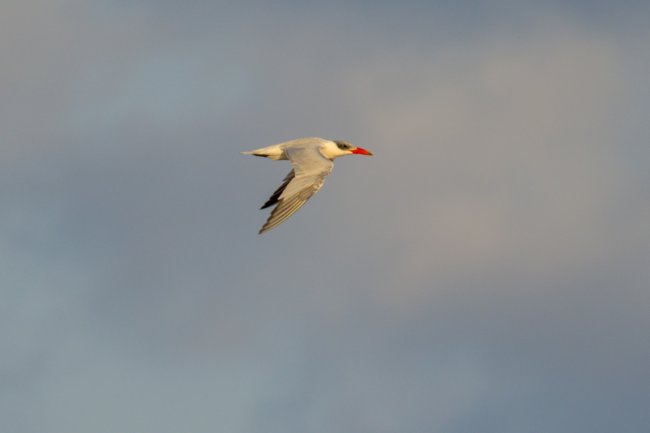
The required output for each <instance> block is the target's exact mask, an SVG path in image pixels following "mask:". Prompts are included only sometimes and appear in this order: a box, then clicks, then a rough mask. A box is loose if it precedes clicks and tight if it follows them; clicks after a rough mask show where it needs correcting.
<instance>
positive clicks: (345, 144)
mask: <svg viewBox="0 0 650 433" xmlns="http://www.w3.org/2000/svg"><path fill="white" fill-rule="evenodd" d="M336 145H337V146H338V148H339V149H341V150H348V149H350V148H351V146H350V145H349V144H347V143H341V142H337V143H336Z"/></svg>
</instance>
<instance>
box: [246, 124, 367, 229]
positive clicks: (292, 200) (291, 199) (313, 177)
mask: <svg viewBox="0 0 650 433" xmlns="http://www.w3.org/2000/svg"><path fill="white" fill-rule="evenodd" d="M242 153H243V154H244V155H255V156H263V157H266V158H271V159H274V160H279V159H288V160H289V161H290V162H291V165H292V166H293V170H291V172H290V173H289V174H288V175H287V176H286V177H285V178H284V181H283V182H282V185H280V187H279V188H278V189H277V190H275V192H274V193H273V194H272V195H271V197H270V198H269V199H268V200H267V201H266V203H264V205H263V206H262V207H261V208H260V209H265V208H267V207H269V206H273V205H275V204H277V206H276V207H275V208H274V209H273V211H272V212H271V215H270V216H269V219H268V220H266V223H265V224H264V226H262V228H261V229H260V231H259V234H262V233H264V232H266V231H268V230H271V229H272V228H273V227H276V226H277V225H279V224H280V223H282V222H284V221H285V220H286V219H287V218H289V217H290V216H291V215H293V214H294V213H295V212H296V211H297V210H298V209H300V208H301V207H302V205H304V204H305V203H306V202H307V200H309V199H310V198H311V197H312V196H313V195H314V194H316V192H318V190H319V189H321V187H322V186H323V183H324V182H325V176H327V175H328V174H330V173H331V172H332V167H334V163H333V162H332V161H333V160H334V159H336V158H338V157H339V156H344V155H372V153H371V152H369V151H367V150H366V149H363V148H361V147H356V146H353V145H351V144H350V143H348V142H346V141H333V140H325V139H323V138H318V137H308V138H298V139H296V140H291V141H285V142H284V143H280V144H275V145H273V146H268V147H262V148H260V149H255V150H250V151H247V152H242Z"/></svg>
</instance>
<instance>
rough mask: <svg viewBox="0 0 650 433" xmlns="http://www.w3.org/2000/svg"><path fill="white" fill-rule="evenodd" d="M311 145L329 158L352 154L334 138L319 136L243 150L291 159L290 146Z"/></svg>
mask: <svg viewBox="0 0 650 433" xmlns="http://www.w3.org/2000/svg"><path fill="white" fill-rule="evenodd" d="M298 147H309V148H317V149H318V151H319V152H320V153H321V154H322V155H323V156H324V157H325V158H327V159H329V160H334V159H336V158H338V157H339V156H343V155H350V154H351V153H352V152H350V151H347V150H342V149H339V147H338V146H337V145H336V143H335V142H334V141H332V140H325V139H323V138H318V137H308V138H298V139H296V140H291V141H285V142H284V143H279V144H274V145H272V146H267V147H262V148H260V149H255V150H249V151H246V152H242V153H243V154H244V155H256V156H264V157H267V158H270V159H274V160H276V161H277V160H280V159H290V158H289V157H288V156H287V153H286V150H287V149H290V148H298Z"/></svg>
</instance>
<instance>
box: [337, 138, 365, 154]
mask: <svg viewBox="0 0 650 433" xmlns="http://www.w3.org/2000/svg"><path fill="white" fill-rule="evenodd" d="M334 144H336V147H337V151H338V155H336V156H343V155H366V156H372V152H370V151H368V150H366V149H364V148H363V147H356V146H353V145H351V144H350V143H348V142H347V141H335V142H334Z"/></svg>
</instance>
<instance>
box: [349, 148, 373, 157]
mask: <svg viewBox="0 0 650 433" xmlns="http://www.w3.org/2000/svg"><path fill="white" fill-rule="evenodd" d="M352 153H354V154H356V155H368V156H372V152H370V151H368V150H366V149H364V148H363V147H355V148H354V149H352Z"/></svg>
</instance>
